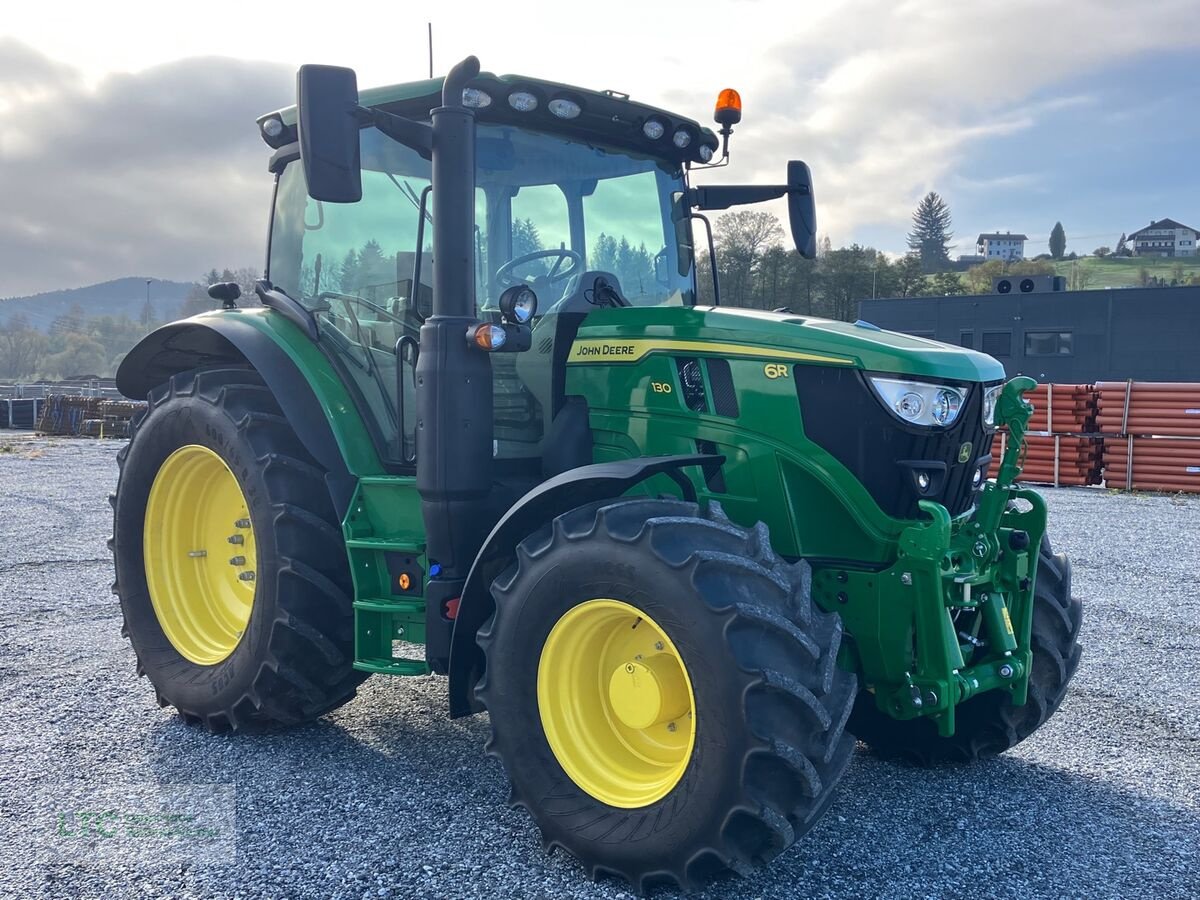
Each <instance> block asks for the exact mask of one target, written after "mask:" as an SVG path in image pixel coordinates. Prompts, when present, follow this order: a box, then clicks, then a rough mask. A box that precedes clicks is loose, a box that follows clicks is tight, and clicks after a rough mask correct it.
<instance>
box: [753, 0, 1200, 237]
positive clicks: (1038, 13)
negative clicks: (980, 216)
mask: <svg viewBox="0 0 1200 900" xmlns="http://www.w3.org/2000/svg"><path fill="white" fill-rule="evenodd" d="M1195 12H1196V10H1195V2H1194V0H1159V2H1156V3H1155V5H1154V10H1153V14H1152V15H1150V14H1145V15H1143V14H1140V13H1138V12H1137V11H1136V10H1134V9H1133V8H1132V7H1130V6H1129V5H1128V4H1127V3H1121V2H1109V0H1104V2H1096V0H1060V2H1058V3H1056V4H1045V3H1043V2H1040V0H1008V2H1006V3H1004V4H1001V5H996V4H978V3H964V2H947V3H935V2H931V0H904V2H896V0H855V2H849V3H843V4H840V5H837V4H835V5H832V6H830V7H827V8H826V9H825V11H824V13H823V14H822V15H821V16H820V17H819V18H817V19H814V20H813V21H811V22H807V23H802V24H801V26H800V29H801V30H799V33H798V34H796V35H795V36H792V37H789V38H785V39H783V40H781V41H780V42H779V43H777V44H776V45H775V46H773V47H771V48H769V49H767V50H766V51H764V53H763V61H762V67H763V71H764V72H768V73H770V77H768V78H765V79H760V82H759V84H758V86H757V92H756V99H755V100H754V112H753V119H752V118H751V115H752V114H751V112H750V107H749V106H748V107H747V126H746V127H745V131H746V133H745V134H743V135H739V136H738V137H740V138H741V140H740V141H739V139H738V137H735V139H734V146H735V147H737V145H738V144H739V143H740V144H743V145H747V144H750V143H751V142H753V153H752V154H751V153H749V152H745V151H746V150H747V148H746V147H745V146H743V147H741V148H739V149H741V150H742V151H743V156H742V159H741V162H742V163H743V165H745V164H746V163H747V162H750V163H751V167H753V168H754V169H755V171H754V173H753V174H754V175H755V177H757V178H760V179H763V178H772V179H777V177H778V174H779V172H778V170H779V169H780V167H781V163H780V161H781V160H782V159H783V158H787V157H801V158H804V159H806V160H807V161H808V162H809V164H810V165H811V166H812V168H813V171H814V180H815V182H816V192H817V199H818V204H819V219H820V221H821V228H822V230H823V231H827V232H829V233H831V234H832V236H833V239H834V242H835V243H839V242H842V241H849V240H851V239H852V238H853V237H854V233H855V232H856V231H860V230H862V229H864V228H870V227H871V226H888V227H889V228H890V229H893V230H895V232H896V235H897V242H896V243H897V244H899V243H900V239H901V236H902V234H903V230H904V228H905V227H906V225H907V223H908V220H909V217H910V216H911V213H912V209H913V208H914V206H915V205H916V201H917V200H918V199H919V198H920V196H921V195H922V194H923V193H925V192H926V191H928V190H940V191H942V192H943V193H947V194H951V196H949V197H948V199H949V201H950V203H951V206H952V208H953V205H954V202H953V201H954V197H953V195H952V193H953V191H954V189H955V184H956V181H955V176H956V175H957V174H961V175H970V174H991V173H972V172H971V154H972V151H973V150H975V149H977V148H979V147H981V146H983V145H984V144H985V142H987V141H993V140H997V139H1001V138H1011V137H1012V136H1014V135H1018V136H1019V135H1024V134H1026V133H1029V134H1030V138H1029V139H1030V140H1036V139H1037V137H1036V132H1034V131H1033V130H1034V129H1035V126H1037V127H1041V126H1045V125H1052V123H1053V119H1054V116H1055V115H1056V114H1057V113H1060V112H1061V111H1063V110H1067V109H1073V108H1077V107H1086V106H1088V105H1089V104H1100V103H1101V102H1102V98H1096V97H1091V96H1087V95H1081V94H1079V93H1078V91H1076V93H1074V94H1069V95H1065V96H1056V95H1055V94H1054V91H1055V89H1056V87H1058V86H1061V85H1063V84H1064V83H1065V82H1067V81H1071V80H1075V79H1078V78H1079V77H1081V76H1087V75H1089V73H1094V72H1097V71H1100V70H1103V69H1104V68H1106V67H1109V66H1112V65H1115V64H1118V63H1121V62H1124V61H1128V60H1130V59H1134V58H1138V57H1149V56H1150V55H1151V54H1153V53H1155V52H1159V51H1168V52H1169V51H1179V50H1183V49H1186V48H1189V47H1197V46H1200V29H1197V28H1195V27H1193V26H1194V24H1195V21H1196V18H1195ZM1060 89H1061V88H1060ZM1100 114H1102V113H1101V112H1100V111H1099V110H1098V112H1097V115H1100ZM751 121H753V125H751V124H750V122H751ZM751 128H753V132H751ZM752 134H753V135H754V136H753V137H752ZM766 135H769V137H766ZM1081 152H1082V148H1081ZM747 158H749V159H747ZM755 163H758V165H754V164H755ZM744 171H745V169H743V170H742V172H744ZM742 172H739V176H740V177H745V176H744V175H743V174H742ZM1039 174H1040V173H1026V175H1025V177H1026V178H1028V179H1030V180H1031V181H1033V180H1036V179H1037V178H1038V175H1039ZM957 183H958V184H961V185H964V186H967V185H969V184H970V181H969V180H968V181H964V180H962V179H959V180H958V182H957ZM889 249H895V248H889Z"/></svg>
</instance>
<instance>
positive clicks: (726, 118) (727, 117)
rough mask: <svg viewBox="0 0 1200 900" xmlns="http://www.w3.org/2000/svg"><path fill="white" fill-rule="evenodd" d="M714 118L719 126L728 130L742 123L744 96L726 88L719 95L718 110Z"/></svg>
mask: <svg viewBox="0 0 1200 900" xmlns="http://www.w3.org/2000/svg"><path fill="white" fill-rule="evenodd" d="M713 118H714V119H716V120H717V124H718V125H724V126H725V127H726V128H728V127H729V126H730V125H736V124H737V123H738V122H740V121H742V95H741V94H739V93H738V92H737V91H735V90H734V89H733V88H725V90H723V91H721V93H720V94H718V95H717V108H716V110H715V111H714V112H713Z"/></svg>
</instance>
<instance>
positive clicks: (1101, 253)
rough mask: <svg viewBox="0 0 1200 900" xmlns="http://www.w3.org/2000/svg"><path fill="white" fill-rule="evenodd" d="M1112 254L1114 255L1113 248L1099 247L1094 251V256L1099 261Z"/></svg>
mask: <svg viewBox="0 0 1200 900" xmlns="http://www.w3.org/2000/svg"><path fill="white" fill-rule="evenodd" d="M1110 253H1112V248H1111V247H1097V248H1096V249H1095V250H1093V251H1092V256H1095V257H1097V258H1098V259H1104V257H1106V256H1108V255H1109V254H1110Z"/></svg>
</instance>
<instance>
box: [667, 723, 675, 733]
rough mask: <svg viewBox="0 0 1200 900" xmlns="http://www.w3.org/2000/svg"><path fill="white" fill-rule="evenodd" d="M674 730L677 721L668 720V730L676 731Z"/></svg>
mask: <svg viewBox="0 0 1200 900" xmlns="http://www.w3.org/2000/svg"><path fill="white" fill-rule="evenodd" d="M674 730H675V723H674V722H668V723H667V731H674Z"/></svg>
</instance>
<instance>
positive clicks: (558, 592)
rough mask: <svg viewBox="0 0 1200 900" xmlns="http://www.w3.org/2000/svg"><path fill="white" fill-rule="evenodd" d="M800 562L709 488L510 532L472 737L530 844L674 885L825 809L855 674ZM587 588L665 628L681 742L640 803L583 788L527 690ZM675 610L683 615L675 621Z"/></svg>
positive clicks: (768, 851) (725, 864)
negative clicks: (692, 733)
mask: <svg viewBox="0 0 1200 900" xmlns="http://www.w3.org/2000/svg"><path fill="white" fill-rule="evenodd" d="M810 585H811V579H810V572H809V568H808V565H807V564H806V563H799V564H797V565H789V564H787V563H785V562H784V561H783V560H781V559H780V558H779V557H778V556H776V555H775V554H774V553H773V552H772V550H771V546H770V542H769V538H768V535H767V530H766V526H765V525H762V524H761V523H760V524H759V525H758V526H757V527H756V528H755V529H753V530H746V529H743V528H740V527H738V526H736V525H734V524H732V523H731V522H730V521H729V520H728V519H726V518H725V517H724V515H723V513H721V511H720V508H719V507H717V506H716V504H713V508H712V509H711V510H710V512H709V514H708V515H707V516H703V517H702V516H701V514H700V512H699V510H698V508H697V506H696V505H695V504H691V503H682V502H677V501H673V500H641V499H638V500H622V501H607V502H606V503H603V504H593V505H591V506H585V507H581V508H580V509H577V510H574V511H571V512H568V513H566V514H564V515H562V516H559V517H558V518H557V519H556V520H555V521H554V522H553V523H552V524H551V525H548V526H546V527H545V528H544V529H542V530H541V531H540V532H538V533H537V534H534V535H533V536H531V537H529V538H527V539H526V540H525V541H523V542H522V543H521V545H520V547H519V548H518V550H517V561H516V562H515V563H514V565H513V566H512V567H511V568H510V569H509V570H508V571H507V572H506V573H504V574H503V575H502V576H501V577H500V578H498V579H497V580H496V582H495V583H494V585H493V588H492V591H493V594H494V596H495V598H496V612H495V614H494V615H493V617H492V618H491V620H490V621H489V622H488V623H487V624H486V625H485V626H484V627H483V628H482V629H481V631H480V634H479V644H480V646H481V647H482V648H483V651H484V654H485V656H486V658H487V668H486V672H485V675H484V677H483V679H482V680H481V682H480V684H479V687H478V691H477V694H478V696H479V699H480V700H481V701H482V702H483V703H484V705H485V706H486V707H487V708H488V710H489V713H490V715H491V723H492V737H491V740H490V741H489V742H488V748H487V749H488V753H489V754H490V755H491V756H494V757H497V758H499V759H500V761H501V762H502V763H503V765H504V768H505V770H506V772H507V774H508V777H509V780H510V781H511V783H512V795H511V800H510V803H511V805H513V806H520V807H523V808H525V809H526V810H527V811H529V812H530V813H531V814H532V815H533V817H534V819H535V821H536V822H537V824H538V826H539V828H540V829H541V832H542V839H543V844H544V845H545V846H546V847H547V848H548V849H553V848H562V849H565V850H567V851H568V852H570V853H571V854H572V855H573V856H575V857H576V858H577V859H578V860H580V862H582V863H583V865H584V866H585V867H586V869H587V870H588V872H589V874H590V875H591V876H592V878H596V877H598V876H600V875H602V874H608V875H614V876H618V877H620V878H624V879H625V880H627V881H628V882H629V883H630V884H631V885H632V886H633V887H634V889H635V890H638V891H644V890H645V889H646V888H647V887H649V886H650V885H652V884H656V883H667V884H670V883H674V884H676V885H679V886H681V887H685V888H690V887H694V886H696V885H698V884H700V883H702V882H703V881H704V880H706V879H707V878H709V877H711V876H713V875H716V874H718V873H720V872H723V871H726V870H727V869H733V870H735V871H738V872H741V873H745V872H747V871H749V870H751V869H754V868H756V867H758V866H761V865H763V864H765V863H766V862H767V861H769V860H770V859H772V858H773V857H774V856H776V855H778V854H779V853H780V852H782V851H783V850H785V849H786V848H787V847H789V846H790V845H791V844H792V842H793V841H795V840H796V838H798V837H799V836H801V835H803V834H804V833H805V832H807V831H808V830H809V828H811V827H812V825H813V824H814V823H815V822H816V820H817V819H818V818H819V817H820V816H821V814H822V813H823V812H824V811H825V808H826V806H827V805H828V803H829V801H830V799H831V797H832V796H833V792H834V787H835V785H836V784H837V782H838V780H839V779H840V778H841V776H842V774H843V772H844V771H845V769H846V767H847V765H848V764H849V762H850V759H851V757H852V754H853V752H854V747H855V740H854V738H853V737H852V736H851V735H850V734H848V733H846V731H845V724H846V720H847V718H848V717H849V715H850V711H851V709H852V707H853V702H854V696H855V690H856V678H855V676H854V675H853V674H852V673H849V672H845V671H843V670H842V669H840V668H838V666H837V664H836V657H837V653H838V647H839V645H840V643H841V636H842V624H841V619H840V618H839V617H838V616H837V615H834V614H827V613H823V612H821V611H820V610H818V609H817V608H816V607H815V606H814V605H813V603H812V601H811V599H810ZM597 597H604V598H611V599H617V600H622V601H625V602H627V603H630V604H632V605H634V606H636V607H637V608H638V609H640V610H642V611H644V612H645V613H646V614H647V615H648V616H650V617H651V618H652V619H653V620H654V621H656V622H657V623H658V624H659V625H661V626H662V627H663V629H664V630H665V631H666V633H667V634H668V636H669V637H670V638H671V641H672V643H674V644H676V645H677V647H678V648H679V652H680V653H681V655H682V657H683V660H684V664H685V666H686V668H687V672H688V674H689V677H690V678H691V679H692V684H693V688H694V693H695V704H696V718H695V721H696V744H695V749H694V751H693V752H692V754H691V757H690V759H689V761H688V763H687V767H686V770H685V771H684V773H683V775H682V777H681V779H680V781H679V782H678V783H677V784H676V785H675V786H674V787H673V788H672V789H671V791H670V792H669V793H667V794H666V795H665V796H664V797H662V798H661V799H660V800H658V801H656V802H654V803H652V804H650V805H648V806H644V807H641V808H637V809H625V808H617V807H614V806H609V805H607V804H605V803H603V802H601V801H600V800H597V799H595V798H594V797H592V796H591V795H590V794H588V793H586V792H584V791H583V790H581V789H580V788H579V787H577V786H576V784H575V783H574V782H573V781H572V780H571V778H570V777H569V776H568V775H567V773H566V772H565V771H564V770H563V768H562V767H561V766H560V765H559V762H558V760H557V759H556V758H555V755H554V753H553V751H552V750H551V748H550V745H549V743H548V742H547V739H546V736H545V732H544V730H543V727H542V724H541V719H540V715H539V710H538V700H537V691H536V682H537V671H538V664H539V656H540V653H541V650H542V646H543V644H544V643H545V641H546V638H547V635H548V634H549V632H550V630H551V628H552V627H553V626H554V625H555V623H556V622H557V621H558V619H559V618H560V616H561V615H562V614H563V613H564V612H566V611H567V610H568V609H570V608H572V607H573V606H575V605H576V604H578V603H580V602H582V601H584V600H588V599H592V598H597ZM685 623H686V624H685Z"/></svg>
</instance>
